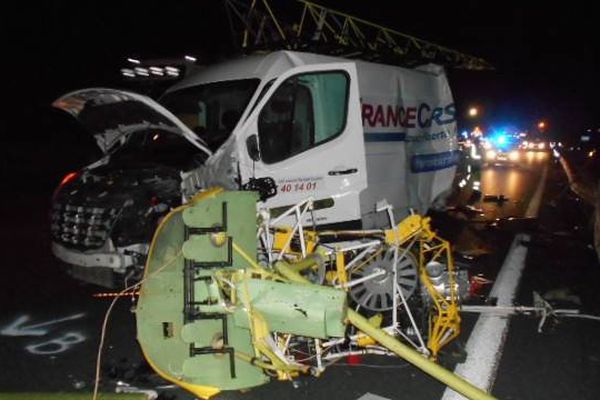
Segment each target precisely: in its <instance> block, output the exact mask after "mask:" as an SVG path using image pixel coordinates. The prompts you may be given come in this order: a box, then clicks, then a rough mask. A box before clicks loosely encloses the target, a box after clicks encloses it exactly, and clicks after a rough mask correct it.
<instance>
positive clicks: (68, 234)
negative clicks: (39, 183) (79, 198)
mask: <svg viewBox="0 0 600 400" xmlns="http://www.w3.org/2000/svg"><path fill="white" fill-rule="evenodd" d="M117 216H118V209H116V208H101V207H84V206H75V205H70V204H66V205H64V204H58V203H54V205H53V207H52V215H51V228H50V229H51V234H52V238H53V240H54V241H56V242H59V243H61V244H63V245H65V246H67V247H72V248H77V249H98V248H100V247H102V246H103V245H104V243H105V242H106V240H107V239H108V238H109V237H110V232H111V231H112V228H113V226H114V224H115V221H116V219H117Z"/></svg>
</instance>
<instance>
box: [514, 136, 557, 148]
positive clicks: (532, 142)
mask: <svg viewBox="0 0 600 400" xmlns="http://www.w3.org/2000/svg"><path fill="white" fill-rule="evenodd" d="M519 148H521V149H522V150H527V151H548V150H550V143H549V142H548V141H547V140H544V139H541V138H533V139H529V140H524V141H523V142H522V143H521V145H520V146H519Z"/></svg>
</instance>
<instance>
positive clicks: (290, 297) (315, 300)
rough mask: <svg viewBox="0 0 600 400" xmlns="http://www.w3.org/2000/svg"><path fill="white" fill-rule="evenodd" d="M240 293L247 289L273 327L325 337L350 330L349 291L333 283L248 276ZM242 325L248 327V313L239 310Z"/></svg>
mask: <svg viewBox="0 0 600 400" xmlns="http://www.w3.org/2000/svg"><path fill="white" fill-rule="evenodd" d="M237 290H238V296H239V297H240V298H244V296H246V294H245V292H246V290H247V292H248V297H249V298H250V303H251V305H252V309H253V310H254V311H256V312H258V313H260V315H262V316H263V317H264V318H265V320H266V321H267V323H268V325H269V329H270V330H273V331H276V332H282V333H292V334H295V335H300V336H310V337H315V338H321V339H325V338H327V337H343V336H344V332H345V330H346V326H345V325H344V319H345V317H346V309H347V307H346V297H347V296H346V293H345V292H344V291H342V290H339V289H334V288H332V287H325V286H317V285H311V286H307V285H304V284H297V283H287V282H286V283H282V282H274V281H267V280H259V279H248V280H246V281H244V282H243V283H240V284H239V285H238V288H237ZM235 317H236V318H235V322H236V324H237V325H238V326H241V327H248V316H247V315H246V313H245V312H244V313H236V314H235Z"/></svg>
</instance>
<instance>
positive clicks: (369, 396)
mask: <svg viewBox="0 0 600 400" xmlns="http://www.w3.org/2000/svg"><path fill="white" fill-rule="evenodd" d="M356 400H390V399H388V398H387V397H381V396H377V395H376V394H373V393H369V392H367V393H365V394H363V395H362V396H360V397H359V398H358V399H356Z"/></svg>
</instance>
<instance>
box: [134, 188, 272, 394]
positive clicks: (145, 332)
mask: <svg viewBox="0 0 600 400" xmlns="http://www.w3.org/2000/svg"><path fill="white" fill-rule="evenodd" d="M256 200H257V196H256V195H255V194H254V193H251V192H241V193H240V192H224V193H221V194H218V195H215V196H212V197H209V198H206V199H203V200H200V201H198V202H197V203H196V204H195V205H193V206H191V207H189V208H187V209H185V210H183V211H181V210H180V211H177V212H175V213H172V214H171V215H170V216H169V217H167V219H166V220H165V221H166V222H165V223H164V224H163V226H162V227H161V228H160V231H159V232H158V233H157V235H156V238H155V240H154V242H153V244H152V251H151V254H150V256H149V258H148V262H147V265H146V277H147V280H146V281H145V282H144V284H143V285H142V288H141V292H140V298H139V301H138V306H137V310H136V314H137V330H138V341H139V343H140V345H141V347H142V349H143V351H144V353H145V354H146V357H147V358H148V359H149V361H150V362H151V364H153V367H154V368H155V369H157V370H158V371H159V373H161V375H163V376H165V377H168V378H169V379H171V380H173V381H180V382H183V383H187V384H192V385H201V386H212V387H216V388H219V389H221V390H235V389H240V388H248V387H253V386H258V385H261V384H264V383H266V382H268V381H269V378H268V377H267V376H266V375H265V374H264V373H263V371H262V370H261V369H260V368H258V367H256V366H254V365H251V364H250V363H247V362H245V361H242V360H240V359H235V378H232V377H231V374H230V359H229V356H228V355H227V354H200V355H194V356H192V355H191V353H190V346H192V345H193V346H194V347H196V348H200V347H205V346H216V347H218V345H219V341H218V338H219V337H220V336H222V335H223V326H222V322H221V320H218V319H217V320H214V319H207V320H204V319H203V320H193V319H192V320H190V321H189V322H187V323H185V320H184V312H183V311H184V283H183V282H184V278H183V277H184V265H185V258H186V257H190V258H191V259H193V260H195V261H201V262H206V261H222V260H223V258H221V257H222V256H223V255H224V254H225V255H226V253H223V252H224V251H227V250H226V247H227V246H225V247H215V246H214V244H213V243H212V242H211V241H210V240H209V239H208V236H209V235H195V234H194V235H191V236H190V239H189V240H188V241H187V242H188V243H186V245H185V246H184V243H185V242H186V240H185V232H186V225H188V228H189V227H194V228H203V227H214V226H216V225H221V224H222V222H223V213H222V210H223V203H224V202H225V203H227V206H226V208H227V212H226V214H227V215H226V225H227V233H226V234H227V236H229V237H232V238H233V240H234V241H235V242H236V243H238V244H240V245H242V246H244V248H245V249H246V250H247V252H248V254H250V255H251V257H253V258H254V259H256V229H257V227H256ZM200 236H204V238H202V239H197V237H200ZM225 258H227V257H225ZM246 266H247V265H246V262H245V261H244V260H243V259H241V258H239V257H237V256H233V266H232V267H231V268H235V269H237V268H245V267H246ZM213 274H214V269H212V268H206V269H204V268H203V269H200V270H199V273H198V274H196V277H200V276H206V277H208V278H209V280H205V281H204V280H196V281H195V283H194V284H193V285H194V292H195V296H194V299H193V300H194V301H195V302H198V303H202V302H206V300H208V299H210V300H211V301H210V302H211V303H212V302H216V303H217V304H212V305H203V306H198V307H197V308H198V310H199V311H202V312H205V313H206V312H222V311H224V310H223V308H222V303H223V302H222V301H221V300H222V299H221V298H220V297H221V295H220V293H219V290H218V288H217V286H216V284H215V283H213V282H212V281H211V280H210V277H211V276H212V275H213ZM227 321H228V327H229V328H230V329H228V338H229V346H231V347H233V348H234V349H235V351H238V352H243V353H246V354H250V355H254V347H253V345H252V341H251V335H250V331H249V330H247V329H234V326H235V325H234V323H233V317H232V316H228V317H227Z"/></svg>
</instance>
